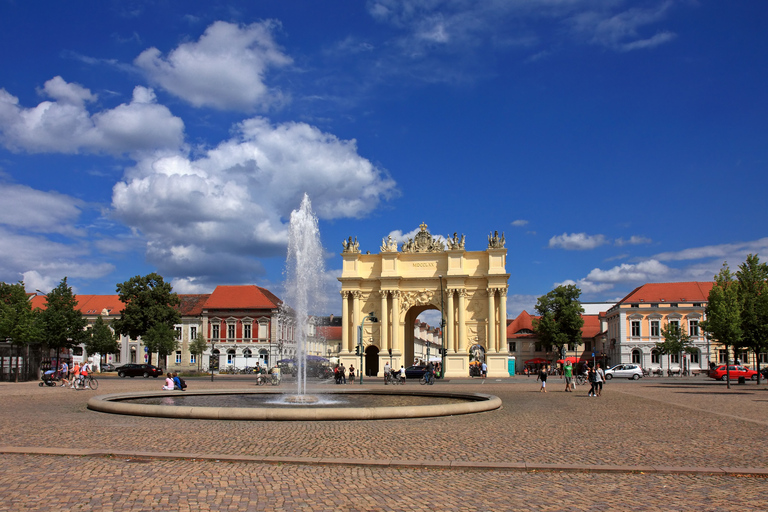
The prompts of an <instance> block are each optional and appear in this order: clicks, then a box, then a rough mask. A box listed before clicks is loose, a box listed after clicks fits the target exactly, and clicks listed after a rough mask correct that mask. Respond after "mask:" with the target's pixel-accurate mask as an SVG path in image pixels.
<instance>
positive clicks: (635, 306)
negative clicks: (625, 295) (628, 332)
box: [631, 304, 640, 308]
mask: <svg viewBox="0 0 768 512" xmlns="http://www.w3.org/2000/svg"><path fill="white" fill-rule="evenodd" d="M631 307H633V308H639V307H640V304H632V305H631Z"/></svg>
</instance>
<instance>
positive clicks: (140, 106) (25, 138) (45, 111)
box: [0, 77, 184, 154]
mask: <svg viewBox="0 0 768 512" xmlns="http://www.w3.org/2000/svg"><path fill="white" fill-rule="evenodd" d="M42 92H44V93H45V94H48V95H49V96H51V97H52V98H53V99H54V100H55V101H43V102H42V103H40V104H39V105H37V106H36V107H32V108H24V107H22V106H20V105H19V100H18V98H16V97H15V96H12V95H11V94H9V93H8V92H7V91H6V90H5V89H0V143H2V144H3V145H4V146H5V147H7V148H8V149H10V150H13V151H27V152H30V153H112V154H123V153H133V152H138V151H148V150H155V149H165V148H172V149H177V148H179V147H180V146H181V144H182V142H183V137H184V123H183V121H182V120H181V119H179V118H178V117H174V116H173V115H172V114H171V112H170V110H168V108H166V107H164V106H161V105H158V104H156V103H155V95H154V93H153V92H152V90H151V89H147V88H145V87H136V88H135V89H134V91H133V99H132V100H131V102H130V103H124V104H121V105H119V106H117V107H115V108H114V109H112V110H105V111H102V112H98V113H96V114H93V115H91V114H90V113H89V112H88V110H87V109H86V108H85V103H86V102H90V101H93V100H94V99H95V98H96V97H95V96H94V95H92V94H91V93H90V91H88V89H85V88H83V87H82V86H79V85H77V84H68V83H67V82H65V81H64V80H63V79H62V78H61V77H55V78H53V79H51V80H49V81H48V82H46V83H45V87H44V88H43V91H42Z"/></svg>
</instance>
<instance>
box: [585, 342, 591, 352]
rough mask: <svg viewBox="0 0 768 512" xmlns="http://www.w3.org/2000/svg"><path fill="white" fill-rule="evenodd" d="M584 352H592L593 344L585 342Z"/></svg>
mask: <svg viewBox="0 0 768 512" xmlns="http://www.w3.org/2000/svg"><path fill="white" fill-rule="evenodd" d="M584 350H586V351H587V352H589V351H590V350H592V342H591V341H585V342H584Z"/></svg>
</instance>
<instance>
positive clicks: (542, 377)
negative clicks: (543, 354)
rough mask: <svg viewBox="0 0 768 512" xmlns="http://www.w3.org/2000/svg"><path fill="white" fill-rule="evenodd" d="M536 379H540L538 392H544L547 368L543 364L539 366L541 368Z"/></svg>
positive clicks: (545, 389)
mask: <svg viewBox="0 0 768 512" xmlns="http://www.w3.org/2000/svg"><path fill="white" fill-rule="evenodd" d="M536 380H540V381H541V389H539V393H546V392H547V368H546V367H545V366H542V367H541V370H540V371H539V375H538V376H537V377H536Z"/></svg>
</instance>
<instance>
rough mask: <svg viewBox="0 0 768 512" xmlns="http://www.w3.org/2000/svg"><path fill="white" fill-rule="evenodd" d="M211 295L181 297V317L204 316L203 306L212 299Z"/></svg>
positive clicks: (179, 307)
mask: <svg viewBox="0 0 768 512" xmlns="http://www.w3.org/2000/svg"><path fill="white" fill-rule="evenodd" d="M210 296H211V294H210V293H202V294H199V295H179V300H180V301H181V304H179V306H178V309H179V314H181V316H200V315H202V314H203V306H204V305H205V301H207V300H208V297H210Z"/></svg>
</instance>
